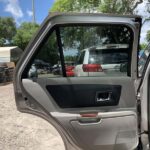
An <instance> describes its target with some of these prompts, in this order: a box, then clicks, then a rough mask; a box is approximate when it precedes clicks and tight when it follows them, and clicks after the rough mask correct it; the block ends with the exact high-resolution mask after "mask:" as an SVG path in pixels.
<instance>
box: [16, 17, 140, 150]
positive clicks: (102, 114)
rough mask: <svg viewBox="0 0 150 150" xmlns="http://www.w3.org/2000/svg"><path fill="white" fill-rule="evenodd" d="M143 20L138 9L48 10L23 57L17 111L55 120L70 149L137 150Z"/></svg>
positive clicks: (17, 73) (17, 71)
mask: <svg viewBox="0 0 150 150" xmlns="http://www.w3.org/2000/svg"><path fill="white" fill-rule="evenodd" d="M140 25H141V18H140V17H138V16H110V15H102V14H54V15H50V16H48V17H47V18H46V20H45V21H44V23H43V24H42V26H41V28H40V30H39V31H38V33H37V34H36V36H35V37H34V38H33V40H32V41H31V42H30V44H29V45H28V47H27V48H26V50H25V52H24V54H23V56H22V58H21V59H20V61H19V62H18V64H17V68H16V72H15V81H14V90H15V98H16V105H17V108H18V110H19V111H21V112H25V113H31V114H34V115H37V116H40V117H42V118H44V119H46V120H47V121H49V123H51V124H52V125H53V126H54V127H55V128H56V129H57V131H58V132H59V133H60V135H61V137H62V139H63V141H64V144H65V147H66V149H67V150H73V149H75V150H80V149H83V150H131V149H135V148H136V147H137V146H138V143H139V137H138V116H137V100H136V89H137V87H136V85H137V84H136V82H135V81H136V79H137V57H138V56H137V50H138V43H139V32H140Z"/></svg>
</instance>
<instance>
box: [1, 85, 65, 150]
mask: <svg viewBox="0 0 150 150" xmlns="http://www.w3.org/2000/svg"><path fill="white" fill-rule="evenodd" d="M0 150H64V145H63V142H62V139H61V137H60V136H59V134H58V132H57V131H56V130H55V129H54V128H53V127H52V126H51V125H50V124H49V123H48V122H46V121H45V120H43V119H41V118H39V117H36V116H33V115H30V114H24V113H20V112H18V111H17V110H16V106H15V100H14V94H13V86H12V84H8V85H5V86H0Z"/></svg>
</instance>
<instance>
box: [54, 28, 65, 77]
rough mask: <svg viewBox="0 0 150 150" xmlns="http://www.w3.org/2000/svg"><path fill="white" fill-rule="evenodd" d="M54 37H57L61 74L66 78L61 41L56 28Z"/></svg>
mask: <svg viewBox="0 0 150 150" xmlns="http://www.w3.org/2000/svg"><path fill="white" fill-rule="evenodd" d="M56 36H57V42H58V47H59V53H60V60H61V66H62V73H63V76H64V77H66V68H65V61H64V55H63V48H62V41H61V37H60V30H59V28H58V27H57V28H56Z"/></svg>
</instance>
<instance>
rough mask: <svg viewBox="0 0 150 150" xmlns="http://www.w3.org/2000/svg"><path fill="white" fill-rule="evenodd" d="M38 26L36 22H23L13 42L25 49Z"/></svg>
mask: <svg viewBox="0 0 150 150" xmlns="http://www.w3.org/2000/svg"><path fill="white" fill-rule="evenodd" d="M38 28H39V25H38V24H36V23H31V22H24V23H22V24H21V25H20V27H19V28H18V29H17V33H16V35H15V36H14V37H13V43H14V44H15V45H17V46H19V47H20V48H21V49H22V50H24V49H25V47H26V46H27V44H28V43H29V41H30V40H31V38H32V36H33V35H34V34H35V32H36V31H37V29H38Z"/></svg>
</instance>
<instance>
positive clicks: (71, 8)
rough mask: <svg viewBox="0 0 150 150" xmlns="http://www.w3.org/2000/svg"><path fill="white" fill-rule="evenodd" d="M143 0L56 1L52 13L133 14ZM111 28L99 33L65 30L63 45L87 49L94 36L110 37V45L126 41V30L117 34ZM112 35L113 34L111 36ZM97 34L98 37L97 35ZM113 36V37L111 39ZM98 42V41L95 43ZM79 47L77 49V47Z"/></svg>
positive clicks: (85, 30) (72, 29) (75, 29)
mask: <svg viewBox="0 0 150 150" xmlns="http://www.w3.org/2000/svg"><path fill="white" fill-rule="evenodd" d="M142 2H143V0H84V1H83V0H56V2H55V3H54V5H53V7H52V8H51V9H50V11H51V12H103V13H115V14H132V13H133V10H134V9H135V8H136V7H137V5H138V4H140V3H142ZM95 29H96V28H95ZM111 30H112V29H111V27H107V28H106V27H105V26H104V27H101V28H99V29H98V30H97V31H94V30H93V31H92V30H89V29H88V28H79V29H77V28H76V27H75V28H73V27H72V28H69V27H68V28H65V29H64V30H63V31H62V32H61V37H63V45H64V47H66V48H65V49H66V50H67V47H72V48H77V49H78V50H82V49H84V48H86V47H85V46H90V43H91V44H93V43H94V41H92V40H93V39H96V38H94V37H92V33H95V35H93V36H98V37H99V35H102V36H103V37H106V38H107V37H109V38H108V39H109V41H107V42H108V43H118V41H116V39H118V38H117V37H120V39H121V40H122V41H120V42H122V43H123V42H124V40H126V39H122V38H125V36H123V35H128V33H126V30H125V31H123V30H122V28H120V30H119V29H118V28H116V32H114V30H115V29H113V31H111ZM110 33H111V34H110ZM96 34H97V35H96ZM110 36H111V37H110ZM68 37H69V38H68ZM95 42H96V41H95ZM76 43H78V47H75V45H77V44H76Z"/></svg>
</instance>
